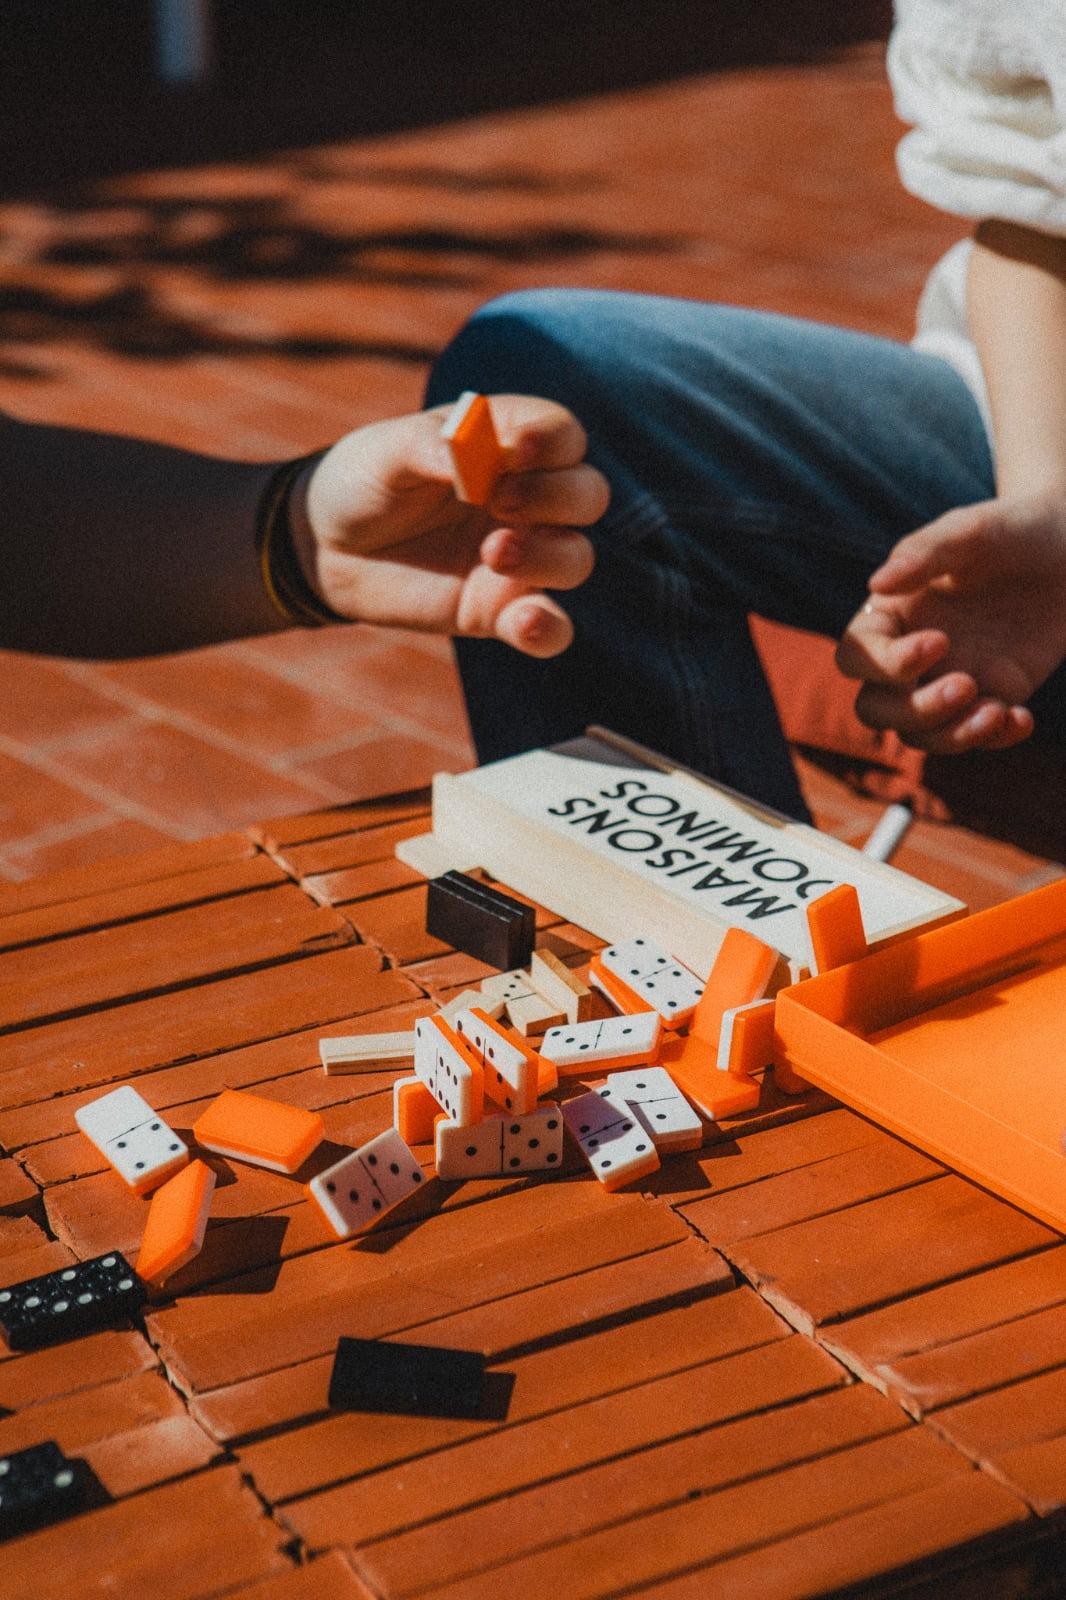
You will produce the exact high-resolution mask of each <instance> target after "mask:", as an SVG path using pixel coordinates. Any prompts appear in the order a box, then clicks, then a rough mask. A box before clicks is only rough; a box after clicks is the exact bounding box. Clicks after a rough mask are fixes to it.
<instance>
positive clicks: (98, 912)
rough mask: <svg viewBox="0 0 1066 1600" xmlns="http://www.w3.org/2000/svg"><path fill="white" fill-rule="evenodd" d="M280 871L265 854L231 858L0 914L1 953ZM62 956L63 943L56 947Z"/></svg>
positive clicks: (276, 876)
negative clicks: (209, 864)
mask: <svg viewBox="0 0 1066 1600" xmlns="http://www.w3.org/2000/svg"><path fill="white" fill-rule="evenodd" d="M287 881H288V880H287V879H286V876H285V874H284V873H283V872H282V870H281V868H280V867H278V866H277V865H276V864H275V863H274V862H273V861H271V860H270V858H269V857H268V856H264V855H259V856H254V857H252V858H251V859H250V860H246V861H235V862H233V863H232V864H226V865H223V866H212V867H205V868H204V869H202V870H201V871H199V872H184V873H181V874H180V875H179V876H177V877H173V878H160V879H157V880H156V881H155V882H151V883H138V884H131V885H130V886H129V887H128V888H108V889H104V890H101V891H100V892H99V893H97V894H90V895H83V896H81V897H80V898H79V899H76V900H67V901H61V902H60V903H59V904H56V905H50V906H41V907H37V908H34V909H32V910H28V911H17V912H12V913H10V914H9V915H7V916H6V917H0V951H2V950H9V949H14V948H15V947H16V946H18V945H24V944H34V943H37V942H39V941H41V940H43V939H57V938H60V937H63V936H69V935H71V934H73V933H83V932H88V931H89V930H90V929H97V928H103V927H110V926H114V925H117V924H118V923H124V922H133V921H136V920H137V919H138V918H141V917H148V916H155V915H158V914H159V913H160V912H164V911H176V910H179V909H182V908H184V907H188V906H193V905H203V904H205V903H206V902H208V901H211V900H223V899H227V898H229V897H230V896H231V895H236V894H242V893H246V892H247V891H248V890H251V889H261V888H266V887H268V886H276V885H278V884H283V883H286V882H287ZM56 953H57V955H59V956H60V958H61V957H62V954H63V947H62V946H60V947H59V948H58V950H57V952H56Z"/></svg>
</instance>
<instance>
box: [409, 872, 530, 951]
mask: <svg viewBox="0 0 1066 1600" xmlns="http://www.w3.org/2000/svg"><path fill="white" fill-rule="evenodd" d="M535 925H536V914H535V912H534V910H533V907H532V906H527V905H525V904H524V903H523V902H522V901H521V900H515V899H513V898H512V897H511V895H509V894H504V893H503V892H502V890H500V889H493V888H491V887H490V886H489V885H488V884H487V883H480V882H479V881H478V880H477V879H476V878H469V877H467V875H466V873H465V872H446V873H445V874H444V876H443V877H441V878H432V879H431V880H430V883H429V891H428V894H427V896H426V932H427V933H429V934H432V935H433V937H434V938H435V939H443V940H444V942H445V944H450V945H452V946H453V947H454V948H455V949H456V950H464V951H465V952H466V954H467V955H470V956H475V957H476V958H477V959H478V960H479V961H484V962H486V963H487V964H488V965H489V966H490V967H499V969H500V970H501V972H509V971H510V970H511V969H512V968H514V967H524V966H526V965H528V963H529V960H530V957H531V956H532V954H533V940H534V936H535V932H536V926H535Z"/></svg>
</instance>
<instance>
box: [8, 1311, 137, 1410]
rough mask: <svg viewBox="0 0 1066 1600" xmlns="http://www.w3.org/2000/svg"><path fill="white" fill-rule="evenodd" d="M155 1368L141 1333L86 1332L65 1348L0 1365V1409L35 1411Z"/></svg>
mask: <svg viewBox="0 0 1066 1600" xmlns="http://www.w3.org/2000/svg"><path fill="white" fill-rule="evenodd" d="M157 1366H158V1362H157V1360H156V1355H155V1351H154V1350H153V1349H152V1347H151V1345H150V1344H149V1343H148V1342H147V1340H146V1339H145V1338H144V1336H143V1334H140V1333H133V1332H132V1331H131V1332H121V1331H119V1330H115V1331H113V1332H112V1331H108V1332H105V1333H89V1334H86V1335H84V1336H83V1337H82V1338H80V1339H76V1340H72V1341H71V1342H70V1343H69V1344H58V1345H53V1346H51V1347H50V1348H49V1349H45V1350H33V1351H31V1352H30V1353H29V1354H27V1355H20V1356H17V1357H14V1358H12V1359H11V1360H9V1361H4V1362H0V1406H2V1407H3V1409H4V1412H5V1414H6V1413H9V1412H13V1411H23V1410H25V1409H26V1408H27V1407H29V1408H32V1409H34V1410H36V1408H37V1407H38V1406H40V1404H41V1403H42V1402H43V1401H45V1400H55V1399H58V1398H59V1397H60V1396H62V1395H71V1394H76V1393H77V1392H78V1391H79V1390H81V1389H90V1388H92V1387H94V1386H95V1385H96V1384H112V1383H116V1382H118V1381H119V1380H120V1379H123V1378H132V1377H135V1376H136V1375H137V1374H138V1373H142V1372H151V1371H153V1370H154V1369H155V1368H156V1367H157Z"/></svg>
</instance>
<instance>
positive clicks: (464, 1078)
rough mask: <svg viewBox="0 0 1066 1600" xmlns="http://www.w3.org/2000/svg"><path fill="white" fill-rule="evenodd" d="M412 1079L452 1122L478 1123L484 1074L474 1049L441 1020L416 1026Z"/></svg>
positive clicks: (428, 1019)
mask: <svg viewBox="0 0 1066 1600" xmlns="http://www.w3.org/2000/svg"><path fill="white" fill-rule="evenodd" d="M415 1076H416V1077H418V1078H421V1080H422V1082H423V1083H424V1084H425V1086H426V1088H427V1089H428V1090H429V1092H430V1094H431V1095H432V1096H433V1098H434V1099H435V1100H436V1101H437V1104H438V1105H440V1106H442V1107H443V1109H444V1111H445V1112H446V1113H447V1115H448V1116H449V1117H451V1119H452V1121H453V1122H463V1123H469V1122H480V1121H481V1113H482V1109H483V1107H484V1097H485V1074H484V1073H483V1071H482V1069H481V1062H480V1061H479V1060H478V1058H477V1055H476V1054H475V1052H474V1050H473V1048H472V1047H471V1046H470V1045H468V1044H467V1043H466V1040H465V1039H463V1038H462V1036H461V1035H460V1034H458V1033H456V1032H455V1031H454V1029H452V1028H450V1027H449V1026H448V1024H447V1023H446V1022H444V1021H442V1020H441V1018H440V1017H419V1019H418V1021H417V1022H416V1023H415Z"/></svg>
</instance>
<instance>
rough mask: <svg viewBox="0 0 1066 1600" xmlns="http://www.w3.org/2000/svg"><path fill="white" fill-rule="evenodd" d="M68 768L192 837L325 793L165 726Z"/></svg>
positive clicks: (142, 728) (81, 756)
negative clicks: (185, 831)
mask: <svg viewBox="0 0 1066 1600" xmlns="http://www.w3.org/2000/svg"><path fill="white" fill-rule="evenodd" d="M61 767H62V770H63V771H65V772H68V773H70V774H71V776H72V777H73V778H74V779H75V780H77V779H83V780H85V781H86V782H88V783H92V784H94V785H99V786H101V788H102V790H103V791H104V792H106V793H107V794H110V795H113V796H115V797H116V799H117V800H118V801H121V800H127V801H130V802H132V803H133V804H135V805H137V806H142V807H147V808H148V810H150V811H151V812H152V813H153V814H154V815H155V816H157V817H161V818H163V819H165V821H167V822H169V823H171V824H172V825H174V826H176V827H180V828H183V829H186V830H188V831H189V832H190V833H192V834H199V833H212V832H217V830H218V829H220V828H226V827H230V828H232V827H239V826H241V825H242V824H244V823H248V822H251V821H252V820H253V819H254V818H255V817H256V816H258V815H260V814H261V813H262V812H263V811H270V810H281V809H283V808H284V807H286V806H287V807H289V808H290V809H291V810H296V809H297V808H299V807H301V806H306V805H307V803H308V802H309V801H313V800H314V799H315V797H316V794H320V793H321V790H320V789H316V788H315V787H314V786H309V785H307V784H304V783H302V782H301V781H300V780H299V779H298V778H296V777H291V776H288V777H282V776H281V775H280V774H278V773H276V772H274V771H272V770H271V769H270V768H269V767H268V766H266V765H264V764H262V763H256V762H254V761H251V760H248V759H246V758H244V757H242V756H238V755H233V754H231V753H230V751H228V750H223V749H220V748H219V747H218V746H217V745H214V744H210V743H208V741H207V740H205V739H200V738H197V737H196V736H195V735H193V734H190V733H185V732H183V731H182V730H181V729H180V728H175V727H170V726H168V725H166V724H164V723H161V722H156V723H145V724H142V725H139V726H138V727H137V728H136V729H134V730H133V731H131V732H123V733H121V734H115V735H112V736H108V735H101V736H100V737H99V738H98V739H96V740H95V741H94V742H93V744H92V745H91V746H87V747H85V748H77V747H74V748H71V749H68V750H65V751H64V752H63V754H62V758H61ZM2 781H3V774H2V772H0V782H2Z"/></svg>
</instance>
